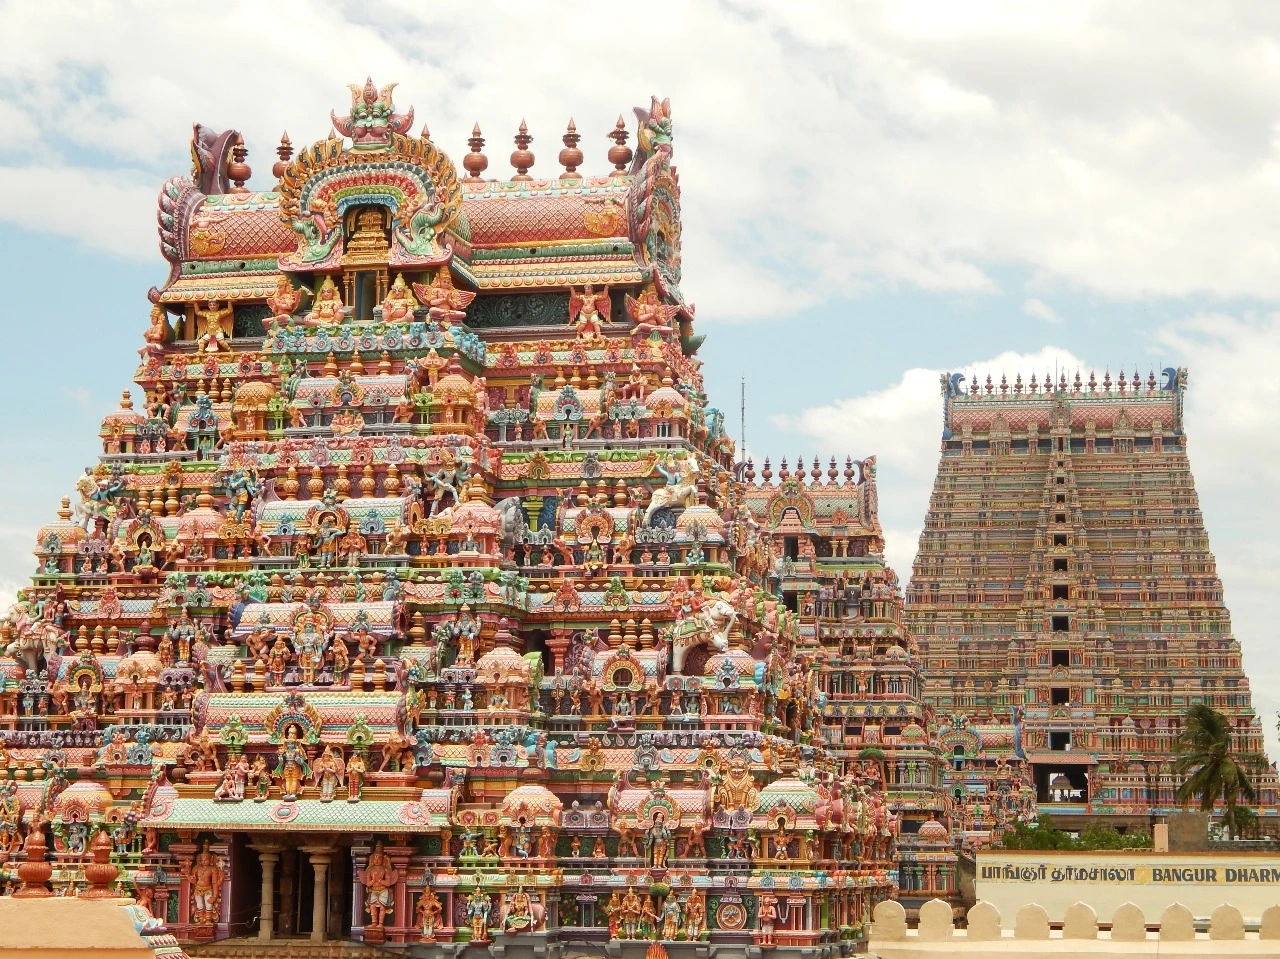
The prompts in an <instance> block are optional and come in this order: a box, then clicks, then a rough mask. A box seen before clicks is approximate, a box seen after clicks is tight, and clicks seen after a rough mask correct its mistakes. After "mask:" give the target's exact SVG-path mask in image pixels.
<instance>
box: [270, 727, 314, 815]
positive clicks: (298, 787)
mask: <svg viewBox="0 0 1280 959" xmlns="http://www.w3.org/2000/svg"><path fill="white" fill-rule="evenodd" d="M277 755H278V756H279V759H278V760H277V761H276V768H275V774H276V776H277V777H279V779H280V798H281V799H283V800H284V801H285V802H293V801H294V800H295V799H298V798H300V797H301V795H302V778H303V777H304V776H309V775H311V764H310V763H308V762H307V751H306V748H305V747H304V746H303V745H302V743H301V742H299V740H298V727H297V726H290V727H289V732H288V733H287V734H286V735H285V741H284V742H282V743H281V744H280V748H279V749H278V750H277Z"/></svg>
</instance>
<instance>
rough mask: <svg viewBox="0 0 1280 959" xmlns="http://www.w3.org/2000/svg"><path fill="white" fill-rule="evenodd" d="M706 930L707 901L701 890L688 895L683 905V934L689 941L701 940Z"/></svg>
mask: <svg viewBox="0 0 1280 959" xmlns="http://www.w3.org/2000/svg"><path fill="white" fill-rule="evenodd" d="M706 928H707V900H706V896H705V895H704V894H703V892H702V890H701V889H695V890H693V892H691V893H689V898H688V899H687V900H686V901H685V904H684V934H685V936H686V937H687V938H688V939H689V940H691V941H697V940H698V939H701V938H702V934H703V933H704V932H705V931H706Z"/></svg>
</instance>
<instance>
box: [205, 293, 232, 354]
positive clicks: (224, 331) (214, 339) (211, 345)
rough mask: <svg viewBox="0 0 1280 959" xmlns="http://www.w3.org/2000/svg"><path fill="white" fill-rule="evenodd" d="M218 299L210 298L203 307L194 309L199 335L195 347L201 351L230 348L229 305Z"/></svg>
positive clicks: (213, 351) (216, 350)
mask: <svg viewBox="0 0 1280 959" xmlns="http://www.w3.org/2000/svg"><path fill="white" fill-rule="evenodd" d="M219 302H220V301H218V300H211V301H210V302H209V304H208V305H207V306H206V307H205V308H204V309H203V310H200V309H197V310H196V319H197V320H198V321H199V326H200V337H199V338H198V339H197V340H196V349H197V350H198V351H199V352H201V353H217V352H219V351H222V350H230V349H231V345H230V342H229V341H230V339H231V305H230V304H229V303H223V305H222V306H221V307H219V306H218V303H219Z"/></svg>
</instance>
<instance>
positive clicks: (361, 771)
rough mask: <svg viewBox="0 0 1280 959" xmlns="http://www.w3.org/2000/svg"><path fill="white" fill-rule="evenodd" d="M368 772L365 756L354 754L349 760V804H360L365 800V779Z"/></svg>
mask: <svg viewBox="0 0 1280 959" xmlns="http://www.w3.org/2000/svg"><path fill="white" fill-rule="evenodd" d="M368 771H369V769H368V766H367V765H366V764H365V761H364V756H362V755H361V754H360V753H359V752H354V753H352V754H351V758H350V759H348V760H347V802H359V801H360V800H361V799H362V798H364V777H365V774H366V773H368Z"/></svg>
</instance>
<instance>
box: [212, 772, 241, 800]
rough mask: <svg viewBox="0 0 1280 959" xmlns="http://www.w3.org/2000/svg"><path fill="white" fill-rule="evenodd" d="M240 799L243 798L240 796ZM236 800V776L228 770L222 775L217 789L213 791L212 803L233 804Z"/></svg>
mask: <svg viewBox="0 0 1280 959" xmlns="http://www.w3.org/2000/svg"><path fill="white" fill-rule="evenodd" d="M240 798H241V799H243V798H244V797H243V796H241V797H240ZM235 800H236V774H235V773H234V772H232V771H231V770H230V769H228V770H226V771H225V772H223V774H222V781H221V782H220V783H218V788H217V789H215V790H214V791H213V801H214V802H235Z"/></svg>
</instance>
